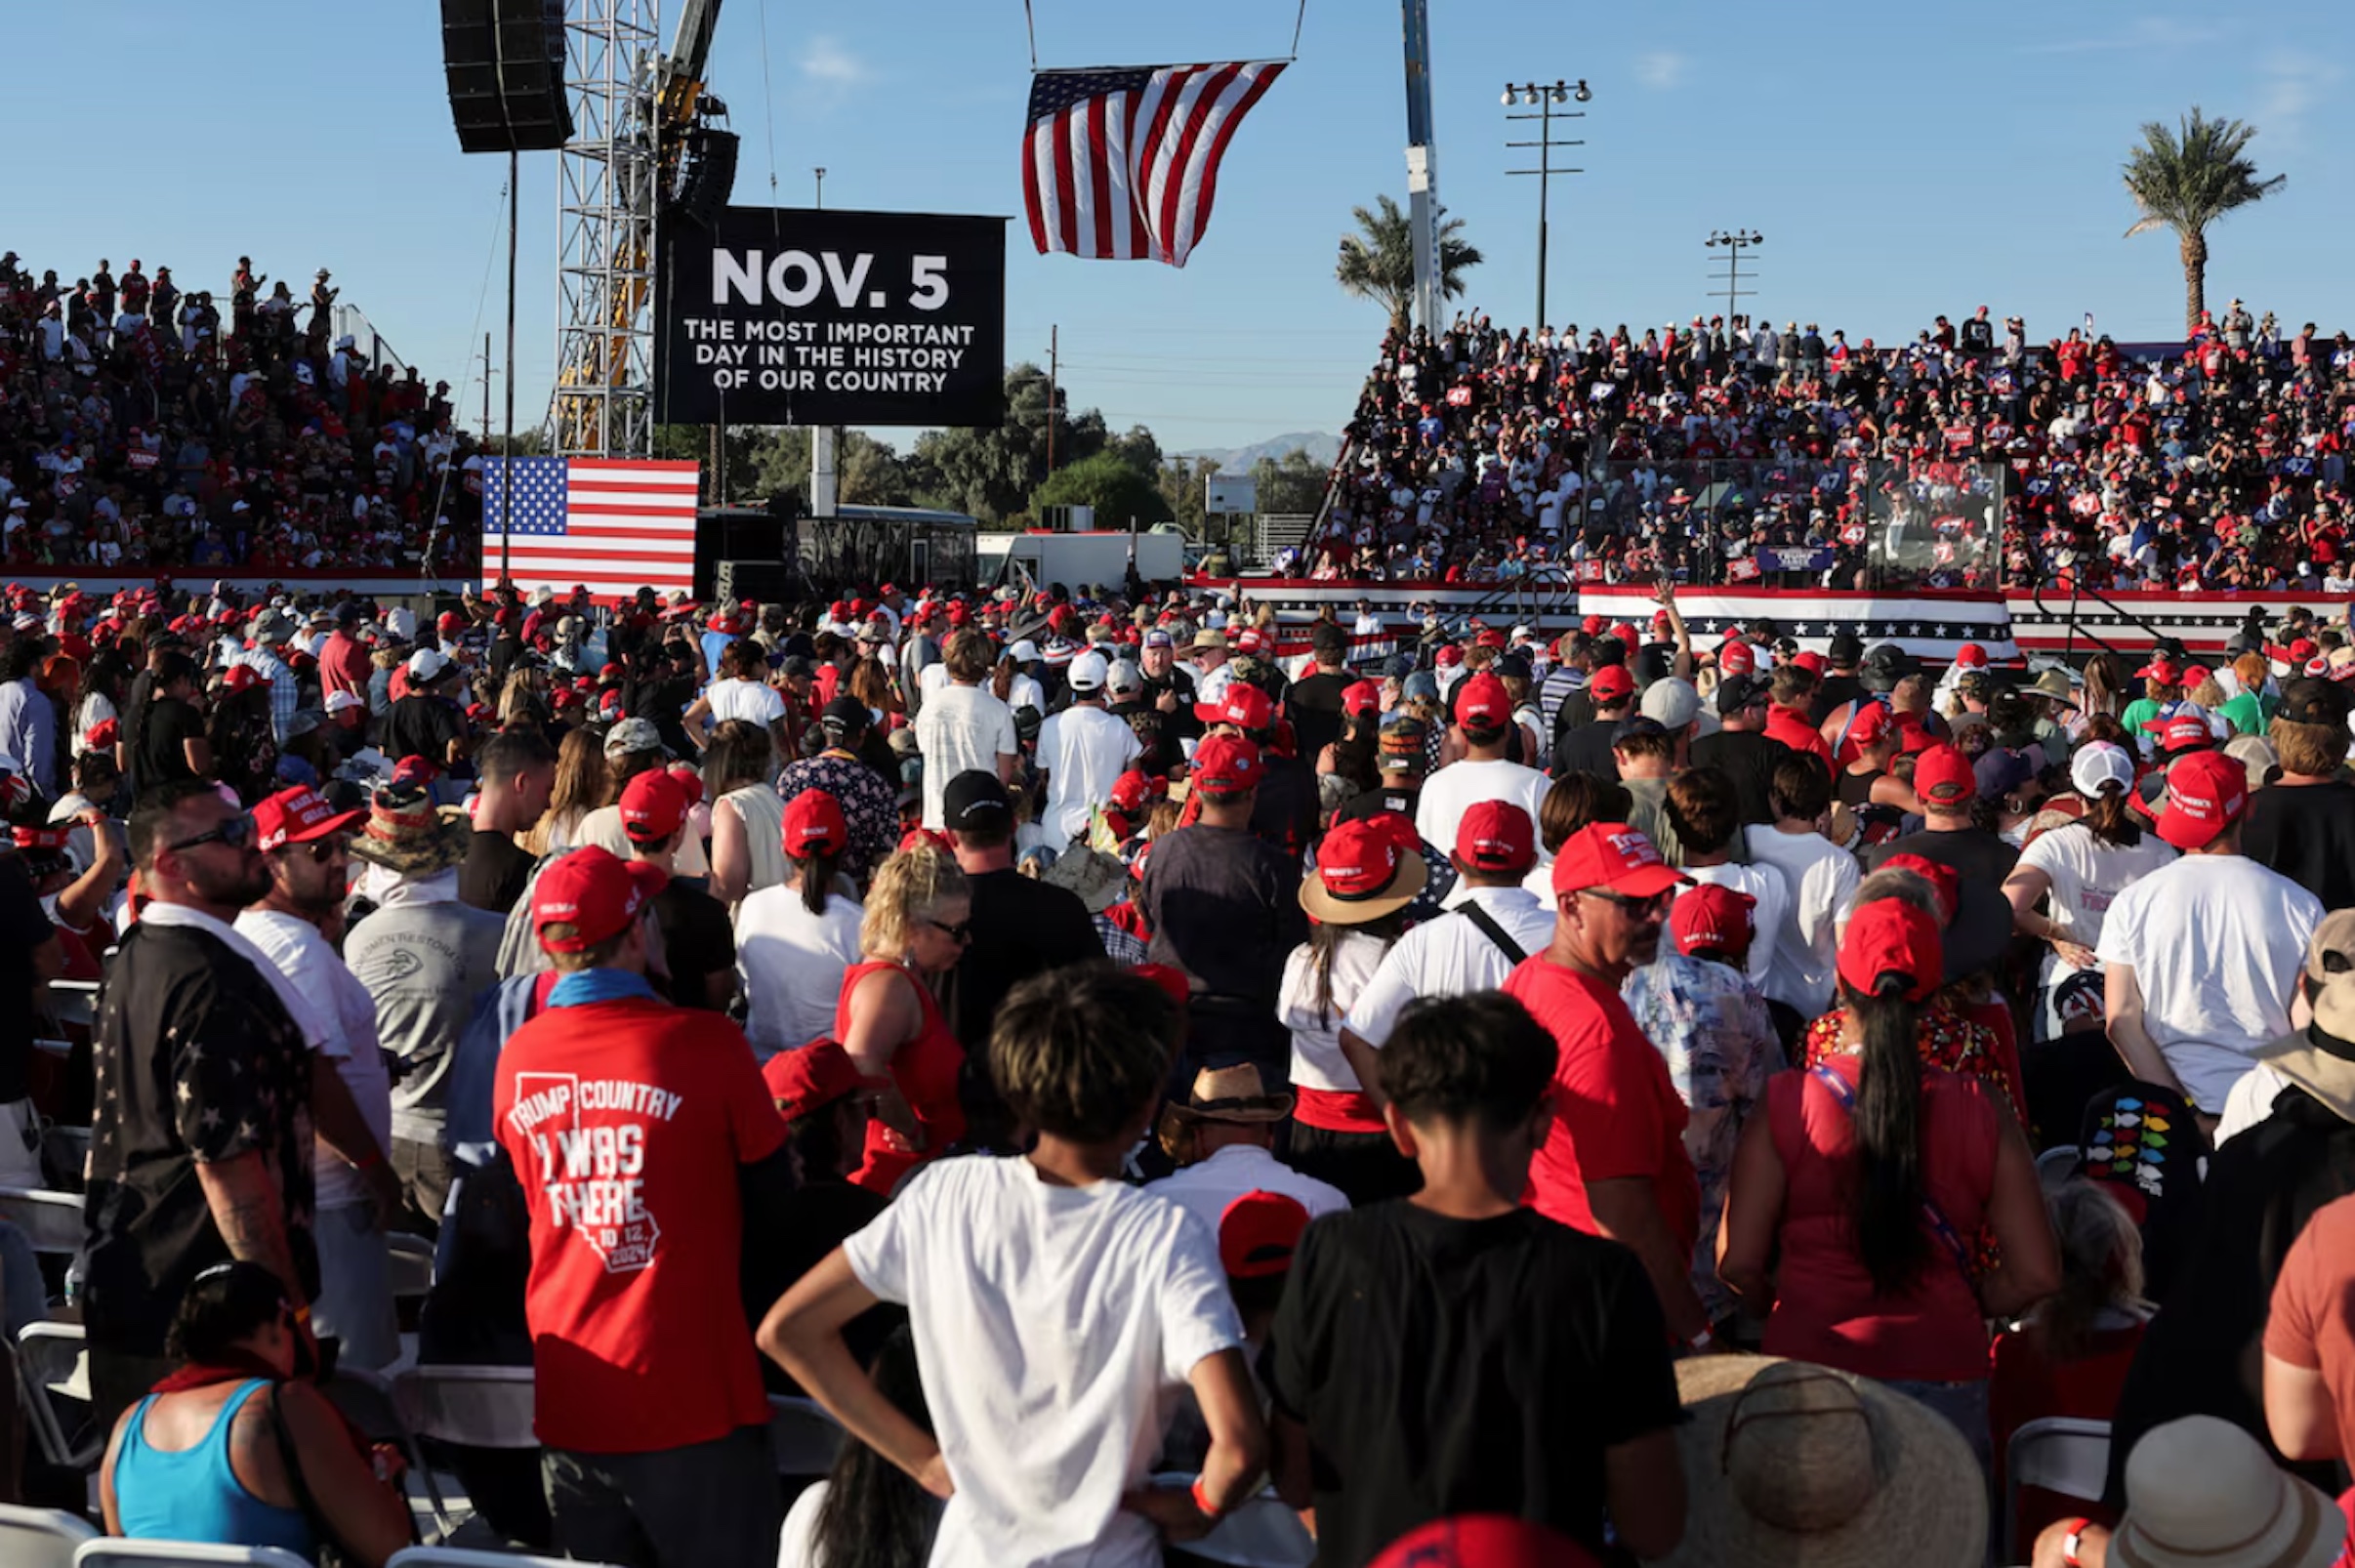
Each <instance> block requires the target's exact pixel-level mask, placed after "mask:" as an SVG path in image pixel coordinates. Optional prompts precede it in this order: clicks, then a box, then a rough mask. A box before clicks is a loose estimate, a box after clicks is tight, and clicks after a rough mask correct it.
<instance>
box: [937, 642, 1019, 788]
mask: <svg viewBox="0 0 2355 1568" xmlns="http://www.w3.org/2000/svg"><path fill="white" fill-rule="evenodd" d="M944 668H945V667H944ZM1021 745H1022V743H1021V740H1020V739H1019V738H1018V737H1017V736H1016V735H1015V734H1014V721H1013V710H1012V708H1009V707H1008V706H1006V704H1004V703H1003V702H1000V701H999V700H998V696H997V693H995V692H993V691H990V690H988V689H986V688H985V687H982V686H960V685H946V686H942V687H941V688H940V689H939V690H938V691H935V692H933V693H932V694H931V695H930V696H929V697H927V698H926V699H925V702H924V708H923V711H922V712H920V713H918V714H917V715H916V746H917V749H918V750H920V751H922V752H923V753H924V825H925V826H926V827H928V828H938V827H944V826H946V825H947V823H946V819H945V818H944V817H943V816H942V815H941V798H942V797H943V796H944V795H945V794H946V793H947V790H948V781H949V780H950V779H952V778H955V777H956V776H957V775H958V774H959V773H963V772H968V771H971V770H974V769H978V770H979V771H981V772H984V773H987V774H988V775H989V776H990V777H992V778H995V777H997V776H998V759H999V758H1001V757H1012V756H1014V755H1015V754H1016V753H1017V752H1019V751H1020V749H1021Z"/></svg>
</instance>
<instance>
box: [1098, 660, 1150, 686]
mask: <svg viewBox="0 0 2355 1568" xmlns="http://www.w3.org/2000/svg"><path fill="white" fill-rule="evenodd" d="M1104 680H1105V683H1106V684H1107V685H1109V686H1110V687H1111V688H1112V689H1113V690H1114V691H1142V690H1143V689H1144V672H1143V671H1142V670H1139V669H1137V668H1136V665H1135V664H1134V663H1132V662H1130V661H1129V660H1127V659H1115V660H1114V661H1112V673H1111V674H1110V675H1108V676H1106V677H1105V678H1104Z"/></svg>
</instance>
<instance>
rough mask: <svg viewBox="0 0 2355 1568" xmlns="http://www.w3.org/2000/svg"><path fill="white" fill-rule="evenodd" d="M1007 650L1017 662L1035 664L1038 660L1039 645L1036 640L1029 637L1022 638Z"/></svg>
mask: <svg viewBox="0 0 2355 1568" xmlns="http://www.w3.org/2000/svg"><path fill="white" fill-rule="evenodd" d="M1006 651H1007V652H1008V653H1009V654H1011V655H1012V658H1013V662H1014V663H1016V664H1035V663H1037V662H1038V657H1039V645H1038V644H1037V643H1036V642H1033V641H1031V640H1030V639H1028V638H1024V639H1022V640H1020V641H1019V642H1016V643H1015V644H1014V645H1013V646H1012V647H1011V648H1008V649H1007V650H1006Z"/></svg>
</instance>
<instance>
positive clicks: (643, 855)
mask: <svg viewBox="0 0 2355 1568" xmlns="http://www.w3.org/2000/svg"><path fill="white" fill-rule="evenodd" d="M693 776H694V775H693V774H689V775H687V777H688V778H689V779H692V778H693ZM688 788H689V785H688V784H687V783H686V782H684V781H682V779H680V778H679V777H678V776H677V775H675V774H673V773H671V772H669V771H667V770H666V769H663V768H659V767H654V768H648V769H647V770H646V771H645V772H642V773H640V774H639V775H638V776H637V777H636V778H634V779H632V780H630V784H629V787H628V788H627V789H625V790H623V791H622V798H621V802H620V805H621V824H622V834H623V836H624V837H625V838H627V839H628V840H629V843H630V860H631V863H632V864H634V865H650V866H652V867H653V868H654V869H655V870H657V871H660V872H661V873H662V875H663V887H662V890H661V891H660V892H659V893H656V894H655V895H654V924H655V926H656V927H657V928H659V929H660V930H661V932H662V956H663V964H662V971H661V974H662V981H663V989H664V991H665V992H666V994H667V995H668V996H669V997H670V999H671V1001H672V1002H673V1003H675V1004H676V1005H678V1006H679V1007H682V1008H696V1009H701V1010H703V1011H711V1012H725V1011H727V1009H728V1006H729V1004H730V1003H732V1002H733V1001H734V1000H735V996H736V935H735V930H734V928H733V927H732V926H731V925H730V923H729V921H728V918H727V907H726V906H725V905H724V904H723V903H721V902H720V900H719V899H717V898H714V897H713V896H712V895H711V894H710V893H707V892H705V891H704V890H703V889H702V888H701V887H697V886H695V885H694V884H693V883H690V882H685V881H682V880H681V878H680V877H679V875H678V871H677V857H678V855H679V851H680V846H682V844H683V843H684V842H685V841H686V839H687V838H688V837H689V836H690V835H691V833H692V828H691V827H690V825H689V821H690V815H691V812H692V809H693V807H692V804H691V801H690V799H689V796H688V793H687V791H688Z"/></svg>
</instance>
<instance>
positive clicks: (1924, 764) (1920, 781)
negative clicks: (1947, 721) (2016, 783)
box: [1914, 742, 1979, 806]
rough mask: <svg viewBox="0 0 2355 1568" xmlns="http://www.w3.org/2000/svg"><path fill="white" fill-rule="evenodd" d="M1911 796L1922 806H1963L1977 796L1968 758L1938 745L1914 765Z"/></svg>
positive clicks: (1977, 791) (1977, 783)
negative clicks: (1919, 799) (1914, 795)
mask: <svg viewBox="0 0 2355 1568" xmlns="http://www.w3.org/2000/svg"><path fill="white" fill-rule="evenodd" d="M1914 793H1915V794H1916V795H1919V796H1920V797H1921V803H1922V805H1941V806H1962V805H1969V804H1970V802H1971V800H1972V798H1973V797H1975V796H1976V795H1977V794H1978V793H1979V775H1978V774H1977V773H1976V772H1974V771H1973V770H1972V768H1971V765H1970V759H1969V758H1967V757H1965V756H1963V755H1962V753H1961V752H1960V751H1957V750H1956V749H1955V748H1954V747H1952V746H1949V745H1946V744H1945V743H1943V742H1941V743H1940V744H1938V745H1935V746H1932V747H1931V748H1930V749H1929V750H1927V751H1925V752H1923V753H1922V754H1921V760H1920V761H1918V762H1916V763H1914Z"/></svg>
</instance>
